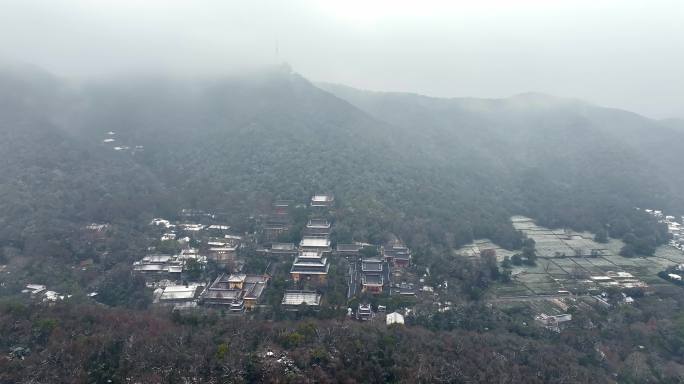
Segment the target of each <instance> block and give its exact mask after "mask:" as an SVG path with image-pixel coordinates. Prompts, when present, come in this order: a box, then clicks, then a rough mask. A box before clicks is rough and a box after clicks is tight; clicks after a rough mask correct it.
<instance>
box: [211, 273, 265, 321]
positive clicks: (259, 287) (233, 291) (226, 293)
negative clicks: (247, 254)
mask: <svg viewBox="0 0 684 384" xmlns="http://www.w3.org/2000/svg"><path fill="white" fill-rule="evenodd" d="M269 279H270V278H269V276H268V275H247V274H231V275H228V274H225V273H224V274H221V275H220V276H219V277H217V278H216V280H214V281H213V282H212V283H211V285H209V286H208V287H207V288H206V289H205V290H204V292H202V294H201V295H200V303H201V304H203V305H207V306H213V307H222V308H227V309H228V310H229V311H231V312H243V311H244V310H253V309H255V308H256V307H257V305H259V304H260V301H261V297H262V294H263V293H264V290H265V289H266V285H267V284H268V281H269Z"/></svg>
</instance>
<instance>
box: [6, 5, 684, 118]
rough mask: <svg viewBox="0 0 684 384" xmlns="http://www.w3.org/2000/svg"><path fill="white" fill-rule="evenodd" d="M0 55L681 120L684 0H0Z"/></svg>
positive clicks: (48, 64) (71, 71)
mask: <svg viewBox="0 0 684 384" xmlns="http://www.w3.org/2000/svg"><path fill="white" fill-rule="evenodd" d="M276 47H278V49H276ZM276 51H279V55H276ZM0 57H1V58H3V59H5V60H10V61H22V62H30V63H33V64H36V65H38V66H42V67H44V68H46V69H48V70H50V71H52V72H55V73H57V74H60V75H65V76H70V77H84V76H85V77H88V76H93V75H97V76H100V75H106V74H110V73H120V72H130V71H157V70H163V71H170V72H179V73H182V74H202V75H203V74H214V73H217V72H230V71H235V70H239V69H243V68H246V67H253V66H263V65H270V64H274V63H278V62H282V61H287V62H288V63H290V64H291V65H292V67H293V68H294V70H295V71H297V72H299V73H301V74H303V75H304V76H306V77H308V78H309V79H311V80H314V81H329V82H336V83H343V84H347V85H351V86H355V87H359V88H366V89H373V90H389V91H407V92H417V93H422V94H427V95H432V96H475V97H506V96H510V95H514V94H517V93H521V92H526V91H537V92H545V93H550V94H555V95H559V96H570V97H578V98H582V99H585V100H589V101H592V102H595V103H598V104H602V105H606V106H613V107H619V108H624V109H629V110H633V111H635V112H639V113H642V114H645V115H647V116H650V117H656V118H662V117H674V116H677V117H683V118H684V1H682V0H649V1H630V0H621V1H618V0H592V1H584V0H480V1H463V0H461V1H458V0H452V1H429V0H423V1H420V2H418V1H416V2H409V1H401V0H395V1H390V0H379V1H371V0H367V1H362V0H347V1H338V2H333V1H322V0H321V1H312V0H308V1H307V0H289V1H285V0H283V1H256V0H251V1H243V2H237V1H228V0H216V1H202V0H193V1H189V0H188V1H172V0H165V1H162V0H139V1H133V0H110V1H95V0H89V1H86V0H83V1H76V0H74V1H63V0H45V1H34V0H16V1H14V0H0Z"/></svg>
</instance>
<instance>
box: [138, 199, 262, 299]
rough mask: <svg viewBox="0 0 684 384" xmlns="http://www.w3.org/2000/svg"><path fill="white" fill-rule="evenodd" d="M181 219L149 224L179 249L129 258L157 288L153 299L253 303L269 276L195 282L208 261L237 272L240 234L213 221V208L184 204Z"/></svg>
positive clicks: (248, 276) (239, 267)
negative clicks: (133, 259) (196, 207)
mask: <svg viewBox="0 0 684 384" xmlns="http://www.w3.org/2000/svg"><path fill="white" fill-rule="evenodd" d="M179 218H180V219H179V221H177V222H172V221H170V220H167V219H163V218H155V219H153V220H152V221H151V222H150V225H153V226H156V227H158V228H160V229H161V231H160V238H159V240H160V242H161V243H162V244H163V243H164V242H169V241H170V242H174V245H175V246H177V247H179V248H180V251H178V252H177V253H175V254H164V253H154V252H152V253H150V254H148V255H146V256H145V257H143V258H142V259H140V260H138V261H135V262H134V263H133V273H134V274H136V275H139V276H142V277H144V278H145V280H146V282H147V284H148V286H149V287H152V288H155V291H154V294H153V303H155V304H157V305H160V306H172V307H173V308H174V309H186V308H194V307H197V306H198V305H203V304H206V305H209V306H225V307H226V308H227V309H228V310H229V311H231V312H242V311H243V310H245V309H253V308H254V307H256V304H257V302H258V300H259V299H260V297H261V293H262V292H263V290H264V288H265V286H266V283H267V282H268V277H267V276H251V275H241V274H234V275H225V274H223V275H221V276H219V277H218V278H217V279H216V280H215V281H213V282H211V283H210V284H207V282H198V281H196V280H197V279H198V278H199V276H201V274H202V273H201V272H202V271H203V270H204V269H205V268H206V266H207V263H208V262H209V261H212V262H214V263H215V264H216V265H217V266H219V267H222V268H228V267H230V269H231V270H238V271H239V270H240V269H241V266H242V264H241V263H240V262H239V260H238V257H237V252H238V249H239V248H240V247H241V245H242V237H241V236H237V235H234V234H231V232H230V229H231V228H230V226H228V225H225V224H222V223H217V222H216V220H217V215H216V214H213V213H209V212H205V211H202V210H194V209H183V210H181V212H180V213H179ZM170 248H173V247H170ZM152 249H154V248H152ZM198 275H199V276H198ZM228 280H230V281H228Z"/></svg>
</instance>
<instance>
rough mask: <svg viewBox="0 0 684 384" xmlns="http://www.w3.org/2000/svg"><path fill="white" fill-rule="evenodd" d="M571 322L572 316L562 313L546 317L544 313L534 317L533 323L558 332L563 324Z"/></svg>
mask: <svg viewBox="0 0 684 384" xmlns="http://www.w3.org/2000/svg"><path fill="white" fill-rule="evenodd" d="M571 320H572V315H571V314H569V313H563V314H559V315H547V314H545V313H542V314H539V315H537V316H535V318H534V321H535V322H536V323H537V324H539V325H540V326H542V327H544V328H546V329H550V330H552V331H554V332H560V331H561V329H562V328H563V326H564V325H565V323H567V322H569V321H571Z"/></svg>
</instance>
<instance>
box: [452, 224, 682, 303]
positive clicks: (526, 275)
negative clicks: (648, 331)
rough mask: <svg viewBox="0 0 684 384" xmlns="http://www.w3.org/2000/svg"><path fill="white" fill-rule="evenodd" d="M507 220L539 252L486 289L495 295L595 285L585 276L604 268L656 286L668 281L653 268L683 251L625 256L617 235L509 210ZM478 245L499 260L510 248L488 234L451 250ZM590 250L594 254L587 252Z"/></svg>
mask: <svg viewBox="0 0 684 384" xmlns="http://www.w3.org/2000/svg"><path fill="white" fill-rule="evenodd" d="M511 221H512V222H513V226H514V227H515V228H516V229H518V230H519V231H521V232H523V234H525V235H526V236H527V237H529V238H532V239H534V241H535V242H536V249H537V255H538V256H539V258H538V260H537V265H535V266H520V267H515V268H514V269H513V281H512V283H509V284H497V285H496V286H495V287H494V288H493V289H492V293H493V294H494V296H496V297H499V298H502V297H511V298H513V297H516V296H530V295H554V294H558V291H564V290H567V291H586V290H587V289H589V288H595V287H596V285H595V283H593V282H591V281H590V280H589V277H590V276H605V275H606V274H608V273H609V272H628V273H631V274H632V275H634V277H635V278H636V279H638V280H641V281H643V282H645V283H646V284H648V285H650V286H652V287H657V286H659V285H667V284H669V283H668V282H666V281H664V280H662V279H660V278H659V277H658V276H657V273H658V272H660V271H662V270H664V269H665V268H666V267H668V266H672V265H675V264H683V263H684V252H682V251H680V250H678V249H676V248H674V247H671V246H661V247H659V248H658V249H657V250H656V253H655V255H654V256H651V257H635V258H626V257H622V256H620V255H619V254H618V253H619V251H620V248H622V246H623V243H622V241H621V240H616V239H611V240H610V241H609V242H608V243H605V244H603V243H597V242H595V241H594V240H593V239H594V236H593V234H591V233H587V232H575V231H572V230H565V229H549V228H545V227H541V226H539V225H537V224H535V223H534V221H533V220H532V219H530V218H527V217H524V216H513V217H512V218H511ZM483 249H494V250H495V251H496V255H497V260H499V261H501V260H503V258H504V257H505V256H509V257H510V256H512V255H514V254H515V252H514V251H509V250H505V249H502V248H500V247H498V246H497V245H495V244H493V243H492V242H491V241H489V240H476V241H474V242H473V243H471V244H468V245H466V246H465V247H463V248H461V249H459V250H457V251H456V252H455V253H456V254H459V255H462V256H466V257H478V256H479V254H480V251H482V250H483ZM592 251H593V252H594V253H598V256H594V257H591V256H590V255H591V254H592ZM577 255H581V256H577Z"/></svg>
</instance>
